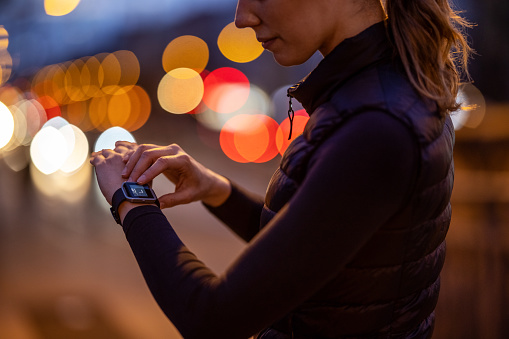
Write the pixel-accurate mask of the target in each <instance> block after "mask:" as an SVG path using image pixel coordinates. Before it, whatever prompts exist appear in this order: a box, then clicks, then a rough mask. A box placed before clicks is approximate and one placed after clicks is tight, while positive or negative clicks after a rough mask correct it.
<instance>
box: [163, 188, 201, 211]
mask: <svg viewBox="0 0 509 339" xmlns="http://www.w3.org/2000/svg"><path fill="white" fill-rule="evenodd" d="M158 199H159V203H160V205H161V209H165V208H170V207H174V206H177V205H184V204H188V203H190V202H193V199H192V197H191V195H190V194H188V192H182V191H180V192H179V191H177V192H175V193H168V194H165V195H162V196H160V197H159V198H158Z"/></svg>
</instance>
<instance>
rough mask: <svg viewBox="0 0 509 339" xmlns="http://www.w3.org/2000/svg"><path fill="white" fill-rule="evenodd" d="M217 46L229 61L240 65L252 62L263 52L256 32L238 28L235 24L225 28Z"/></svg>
mask: <svg viewBox="0 0 509 339" xmlns="http://www.w3.org/2000/svg"><path fill="white" fill-rule="evenodd" d="M217 45H218V47H219V50H220V51H221V53H223V55H224V56H225V57H226V58H227V59H229V60H231V61H234V62H239V63H246V62H251V61H253V60H255V59H256V58H258V57H259V56H260V55H261V54H262V52H263V47H262V45H261V43H260V42H258V40H256V33H255V31H254V30H253V29H252V28H237V27H236V26H235V23H234V22H232V23H230V24H228V25H227V26H226V27H225V28H223V30H222V31H221V33H220V34H219V37H218V39H217Z"/></svg>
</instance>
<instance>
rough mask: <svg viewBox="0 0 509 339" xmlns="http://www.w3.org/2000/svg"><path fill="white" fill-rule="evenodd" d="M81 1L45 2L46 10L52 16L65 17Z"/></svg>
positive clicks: (54, 0) (53, 0)
mask: <svg viewBox="0 0 509 339" xmlns="http://www.w3.org/2000/svg"><path fill="white" fill-rule="evenodd" d="M79 3H80V0H44V10H45V11H46V14H48V15H51V16H63V15H67V14H69V13H71V12H72V11H74V9H75V8H76V7H77V6H78V4H79Z"/></svg>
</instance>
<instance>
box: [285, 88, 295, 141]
mask: <svg viewBox="0 0 509 339" xmlns="http://www.w3.org/2000/svg"><path fill="white" fill-rule="evenodd" d="M287 96H288V98H289V102H288V119H290V134H289V135H288V140H290V139H291V138H292V130H293V118H294V116H295V112H294V111H293V105H292V96H291V95H290V93H287Z"/></svg>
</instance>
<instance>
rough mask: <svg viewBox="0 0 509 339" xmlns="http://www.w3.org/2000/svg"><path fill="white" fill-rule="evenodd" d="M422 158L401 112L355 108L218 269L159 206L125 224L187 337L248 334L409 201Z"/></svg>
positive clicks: (158, 295) (335, 270)
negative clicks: (291, 190) (272, 211)
mask: <svg viewBox="0 0 509 339" xmlns="http://www.w3.org/2000/svg"><path fill="white" fill-rule="evenodd" d="M418 159H419V151H418V148H417V145H416V143H415V140H414V138H413V137H412V135H411V133H410V132H409V130H408V129H407V128H406V127H405V126H403V125H402V124H401V123H400V122H399V121H398V120H396V119H394V118H392V117H391V116H389V115H386V114H383V113H380V112H372V113H364V114H362V115H358V116H356V117H355V118H353V119H351V120H350V121H348V122H347V123H346V124H345V125H344V126H343V127H342V128H341V129H340V130H338V131H337V132H336V133H335V134H334V135H332V136H331V137H330V138H329V139H328V140H327V141H326V143H325V144H323V145H322V146H321V147H320V149H319V150H318V152H317V153H315V154H314V156H313V159H312V161H311V163H310V165H309V168H308V174H307V176H306V178H305V180H304V181H303V182H302V185H301V186H300V188H299V189H298V191H297V192H296V193H295V195H294V197H293V198H292V199H291V200H290V202H289V203H288V204H286V205H285V206H284V207H283V208H282V210H281V211H280V212H279V213H278V214H277V215H276V216H275V217H274V219H273V220H272V221H271V222H270V223H269V224H268V225H267V226H266V227H265V228H264V229H263V230H262V231H261V232H259V233H258V234H257V235H256V236H255V237H254V238H253V239H252V240H251V242H250V243H249V244H248V246H247V247H246V249H245V250H244V252H243V253H242V254H241V255H240V256H239V257H238V258H237V259H236V261H235V262H234V263H233V264H232V265H231V266H230V267H229V268H228V269H227V271H226V272H224V273H223V274H222V275H220V276H216V275H215V274H213V273H212V272H211V271H210V270H209V269H208V268H207V267H206V266H204V265H203V264H202V263H201V262H200V261H199V260H198V259H197V258H196V257H195V256H194V255H193V254H192V253H191V252H189V250H187V249H186V247H185V246H184V245H183V244H182V242H181V241H180V239H179V238H178V236H177V235H176V234H175V232H174V230H173V229H172V227H171V225H170V224H169V223H168V221H167V219H166V217H165V216H164V214H162V212H161V211H159V210H158V209H157V208H156V207H154V206H150V207H147V206H143V207H137V208H135V209H133V210H131V211H130V212H129V214H128V215H127V217H126V219H125V220H124V230H125V233H126V237H127V240H128V241H129V244H130V246H131V248H132V250H133V253H134V255H135V257H136V259H137V261H138V264H139V266H140V268H141V271H142V272H143V275H144V277H145V280H146V282H147V284H148V286H149V288H150V290H151V292H152V294H153V295H154V298H155V299H156V301H157V302H158V303H159V305H160V307H161V308H162V310H163V311H164V312H165V314H166V315H167V316H168V317H169V318H170V320H171V321H172V322H173V323H174V325H175V326H176V327H177V329H178V330H179V331H180V332H181V334H182V335H183V336H184V337H185V338H188V339H192V338H248V337H249V336H251V335H253V334H255V333H256V332H257V331H260V330H261V329H263V328H265V327H268V326H270V324H271V323H273V322H275V321H277V320H278V319H280V318H281V317H283V316H284V315H285V314H287V313H288V312H290V311H291V310H292V309H294V308H295V307H297V306H298V305H299V304H301V303H302V302H304V301H305V300H306V299H308V298H309V297H311V296H312V295H313V294H314V293H316V292H317V291H318V290H320V288H321V287H323V286H324V285H325V284H326V283H327V282H328V281H330V280H331V279H333V278H334V277H335V276H337V275H338V274H339V273H340V272H341V270H342V268H343V267H344V266H345V264H346V263H348V261H349V260H351V258H352V257H353V256H354V255H355V253H356V252H357V251H358V250H359V249H360V248H362V246H363V245H364V244H365V243H366V241H367V240H368V239H369V238H370V237H371V236H372V235H373V233H374V232H376V230H377V229H378V228H379V227H380V226H381V225H383V224H384V223H385V222H386V221H387V220H389V218H391V216H393V215H394V214H395V213H396V212H397V211H398V210H399V209H400V208H401V206H402V204H404V202H405V200H406V197H407V196H408V194H409V190H410V187H412V182H413V181H414V180H415V176H416V173H417V164H418ZM373 255H376V253H374V254H373Z"/></svg>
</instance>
